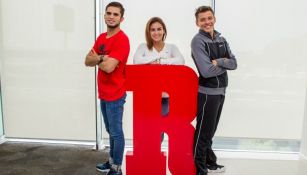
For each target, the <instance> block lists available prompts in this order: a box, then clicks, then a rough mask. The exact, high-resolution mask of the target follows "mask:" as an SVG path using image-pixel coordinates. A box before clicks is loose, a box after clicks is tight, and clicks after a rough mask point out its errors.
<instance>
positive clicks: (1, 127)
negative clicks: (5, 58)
mask: <svg viewBox="0 0 307 175" xmlns="http://www.w3.org/2000/svg"><path fill="white" fill-rule="evenodd" d="M1 94H2V92H1V76H0V138H1V136H2V135H3V133H4V131H3V118H2V95H1Z"/></svg>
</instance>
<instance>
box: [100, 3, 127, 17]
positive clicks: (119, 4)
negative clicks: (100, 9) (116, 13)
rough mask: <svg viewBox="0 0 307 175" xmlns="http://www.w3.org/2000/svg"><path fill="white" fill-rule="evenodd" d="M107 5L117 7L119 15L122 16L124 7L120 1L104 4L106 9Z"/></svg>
mask: <svg viewBox="0 0 307 175" xmlns="http://www.w3.org/2000/svg"><path fill="white" fill-rule="evenodd" d="M109 7H117V8H119V9H120V15H121V17H123V16H124V13H125V8H124V6H123V5H122V4H121V3H119V2H115V1H114V2H110V3H109V4H108V5H107V6H106V9H105V10H106V11H107V9H108V8H109Z"/></svg>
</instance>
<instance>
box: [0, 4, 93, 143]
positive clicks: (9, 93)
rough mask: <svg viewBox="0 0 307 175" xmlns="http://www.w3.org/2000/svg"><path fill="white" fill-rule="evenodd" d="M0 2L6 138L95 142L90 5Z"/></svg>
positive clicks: (91, 9)
mask: <svg viewBox="0 0 307 175" xmlns="http://www.w3.org/2000/svg"><path fill="white" fill-rule="evenodd" d="M0 3H1V6H0V7H1V9H0V11H1V13H0V14H1V21H0V25H1V27H0V29H1V33H0V35H1V36H0V40H1V42H0V43H1V61H2V62H3V64H2V65H3V69H1V71H2V72H1V76H2V77H1V78H2V92H3V108H4V109H5V110H4V112H5V113H4V121H5V134H6V136H7V137H20V138H40V139H64V140H95V139H96V138H95V100H94V99H95V78H94V75H95V72H94V69H91V68H86V67H85V65H84V58H85V55H86V54H87V53H88V51H89V49H90V48H91V47H92V44H93V41H94V38H95V37H94V35H95V20H94V1H78V2H77V3H76V1H73V0H57V1H50V0H27V1H20V0H10V1H7V0H0Z"/></svg>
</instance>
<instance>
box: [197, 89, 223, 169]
mask: <svg viewBox="0 0 307 175" xmlns="http://www.w3.org/2000/svg"><path fill="white" fill-rule="evenodd" d="M217 97H218V96H216V95H206V94H202V93H198V105H197V106H198V108H197V124H196V130H195V134H194V161H195V165H196V170H197V175H206V174H207V165H206V163H207V161H206V157H207V154H208V150H209V149H210V148H211V144H212V138H213V135H214V129H215V122H216V117H217V114H218V103H217V100H218V98H217Z"/></svg>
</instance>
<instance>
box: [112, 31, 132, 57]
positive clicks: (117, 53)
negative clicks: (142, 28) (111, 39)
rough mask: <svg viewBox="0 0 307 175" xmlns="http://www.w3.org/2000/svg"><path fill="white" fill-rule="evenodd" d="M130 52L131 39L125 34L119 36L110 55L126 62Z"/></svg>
mask: <svg viewBox="0 0 307 175" xmlns="http://www.w3.org/2000/svg"><path fill="white" fill-rule="evenodd" d="M129 52H130V44H129V39H128V37H126V36H125V35H122V37H120V38H118V39H117V41H116V42H115V43H114V46H113V49H112V51H111V52H110V53H109V57H111V58H114V59H117V60H118V61H120V62H122V63H126V62H127V59H128V56H129Z"/></svg>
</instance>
